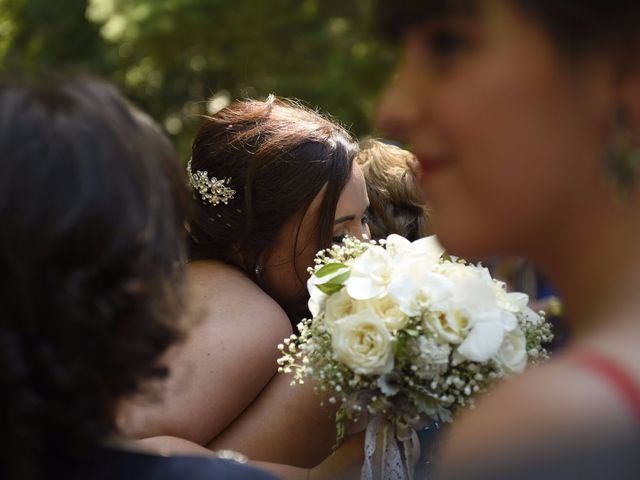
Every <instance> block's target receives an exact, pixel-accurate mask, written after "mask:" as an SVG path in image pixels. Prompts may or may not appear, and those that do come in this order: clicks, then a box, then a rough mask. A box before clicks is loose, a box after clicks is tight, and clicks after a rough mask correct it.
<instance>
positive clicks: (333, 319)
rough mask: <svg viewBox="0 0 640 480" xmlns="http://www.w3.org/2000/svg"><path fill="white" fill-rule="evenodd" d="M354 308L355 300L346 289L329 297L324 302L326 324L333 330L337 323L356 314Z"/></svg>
mask: <svg viewBox="0 0 640 480" xmlns="http://www.w3.org/2000/svg"><path fill="white" fill-rule="evenodd" d="M354 307H355V305H354V300H353V299H352V298H351V297H350V296H349V294H348V293H347V292H346V290H345V289H344V288H343V289H342V290H340V291H338V292H336V293H334V294H332V295H329V296H328V297H327V299H326V300H325V301H324V318H325V322H326V323H327V325H328V326H329V328H331V329H333V327H334V326H335V324H336V323H338V322H340V321H341V320H342V319H343V318H344V317H347V316H349V315H351V314H352V313H354V312H355V309H354ZM312 313H313V312H312Z"/></svg>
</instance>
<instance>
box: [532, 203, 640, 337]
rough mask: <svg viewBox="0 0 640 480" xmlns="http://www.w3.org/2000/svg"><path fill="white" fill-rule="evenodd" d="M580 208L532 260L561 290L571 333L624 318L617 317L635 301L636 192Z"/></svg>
mask: <svg viewBox="0 0 640 480" xmlns="http://www.w3.org/2000/svg"><path fill="white" fill-rule="evenodd" d="M584 210H585V215H584V216H583V218H574V219H572V220H571V221H567V222H566V225H565V226H564V228H563V229H562V230H561V231H559V232H557V235H556V236H555V237H554V239H553V242H551V243H552V244H553V246H552V247H551V245H550V248H549V250H548V251H546V252H544V251H543V252H541V255H540V256H539V257H538V258H537V262H538V263H539V264H540V266H541V267H542V268H543V270H544V271H545V272H546V273H547V274H548V276H549V277H550V279H551V280H552V282H553V283H554V284H555V285H556V287H557V288H558V289H559V290H560V293H561V295H562V298H563V301H564V304H565V311H566V315H567V320H568V322H569V324H570V327H571V329H572V331H573V332H574V333H575V334H576V335H581V334H582V333H585V332H586V331H588V330H591V329H592V328H596V327H597V326H598V325H600V324H601V323H602V322H613V321H614V318H623V317H624V315H617V314H618V313H624V310H625V309H627V310H628V309H629V308H633V306H634V305H635V304H636V303H637V302H638V300H640V299H639V298H638V297H639V296H638V292H639V291H640V248H639V246H640V225H639V222H638V219H640V194H637V195H635V198H633V199H630V200H627V201H626V202H622V201H614V200H611V201H610V202H607V203H604V204H603V203H601V204H600V205H598V206H596V207H594V210H589V211H588V212H587V211H586V210H587V209H584Z"/></svg>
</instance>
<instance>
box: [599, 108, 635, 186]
mask: <svg viewBox="0 0 640 480" xmlns="http://www.w3.org/2000/svg"><path fill="white" fill-rule="evenodd" d="M606 163H607V175H608V177H609V179H610V181H611V183H612V184H613V185H614V187H615V189H616V191H617V192H618V193H619V194H621V196H623V197H624V198H626V197H628V196H629V195H630V194H631V191H632V190H633V187H634V186H635V180H636V172H637V170H638V167H640V143H639V141H638V139H637V138H636V137H635V135H634V134H633V132H632V131H631V130H630V128H629V126H628V121H627V119H626V116H625V112H624V110H623V109H622V108H617V109H616V111H615V112H614V115H613V124H612V135H611V141H610V143H609V147H608V149H607V154H606Z"/></svg>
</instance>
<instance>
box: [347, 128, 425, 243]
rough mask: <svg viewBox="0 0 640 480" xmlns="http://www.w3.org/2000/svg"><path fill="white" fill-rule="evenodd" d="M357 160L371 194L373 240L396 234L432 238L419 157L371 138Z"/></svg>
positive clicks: (368, 192)
mask: <svg viewBox="0 0 640 480" xmlns="http://www.w3.org/2000/svg"><path fill="white" fill-rule="evenodd" d="M356 160H357V162H358V164H359V165H360V166H361V167H362V171H363V173H364V176H365V180H366V182H367V194H368V195H369V202H370V205H371V206H370V211H369V228H370V230H371V238H373V239H380V238H386V237H387V236H388V235H391V234H392V233H395V234H398V235H402V236H403V237H405V238H407V239H409V240H411V241H414V240H417V239H419V238H422V237H425V236H427V235H429V217H428V212H427V208H426V206H425V204H424V201H423V200H422V199H421V198H420V194H419V192H418V188H417V185H416V181H415V175H416V171H417V168H418V164H417V160H416V158H415V156H414V155H413V154H412V153H411V152H408V151H407V150H403V149H402V148H399V147H396V146H395V145H390V144H387V143H384V142H381V141H379V140H376V139H373V138H368V139H365V140H363V141H362V142H360V153H358V155H357V157H356Z"/></svg>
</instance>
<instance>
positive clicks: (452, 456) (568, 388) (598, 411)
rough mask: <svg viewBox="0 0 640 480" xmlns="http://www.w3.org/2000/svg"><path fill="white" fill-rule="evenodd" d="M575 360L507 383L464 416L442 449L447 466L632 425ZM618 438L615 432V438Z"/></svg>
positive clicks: (568, 357)
mask: <svg viewBox="0 0 640 480" xmlns="http://www.w3.org/2000/svg"><path fill="white" fill-rule="evenodd" d="M607 387H608V385H607V384H606V381H605V380H603V379H602V378H600V377H599V376H597V375H594V374H593V372H591V371H590V370H589V369H586V368H581V366H580V365H579V364H577V363H575V362H574V361H573V358H572V356H571V355H563V356H562V357H560V358H558V359H555V360H554V361H551V362H549V363H548V364H546V365H541V366H538V367H536V368H533V369H531V370H530V371H528V372H526V373H525V374H523V375H522V376H520V377H517V378H514V379H510V380H508V381H505V382H504V383H503V384H501V385H499V386H498V387H497V388H496V389H495V390H494V391H493V392H491V394H490V395H487V396H486V397H484V398H482V399H480V400H479V401H478V405H477V408H475V409H474V410H469V411H466V412H464V413H463V414H461V415H460V418H458V419H457V420H456V421H455V424H454V425H452V427H451V430H450V433H449V435H448V436H447V439H446V442H445V443H444V445H443V449H442V459H443V462H444V463H445V464H454V463H456V462H460V461H463V460H472V461H473V460H477V459H478V457H492V456H499V455H501V454H505V453H506V452H512V453H514V454H516V453H519V452H522V451H523V450H526V449H528V448H529V447H535V446H539V445H541V444H544V443H555V442H558V443H562V442H567V441H569V442H570V441H577V440H580V439H581V438H585V437H586V436H593V435H601V436H603V437H604V436H605V435H608V434H609V433H611V432H620V431H621V430H624V429H625V428H626V427H628V425H629V417H628V415H627V412H626V410H625V408H624V405H623V402H622V401H621V399H620V398H619V397H618V396H617V392H616V391H615V390H613V389H611V388H607ZM614 434H615V433H614Z"/></svg>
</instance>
